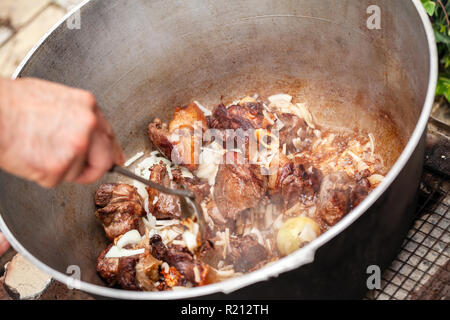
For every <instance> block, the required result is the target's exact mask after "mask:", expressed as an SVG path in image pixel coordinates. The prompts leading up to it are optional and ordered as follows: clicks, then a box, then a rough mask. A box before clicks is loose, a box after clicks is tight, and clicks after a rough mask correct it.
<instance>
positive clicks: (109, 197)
mask: <svg viewBox="0 0 450 320" xmlns="http://www.w3.org/2000/svg"><path fill="white" fill-rule="evenodd" d="M94 200H95V204H96V206H98V207H100V208H98V209H97V211H96V212H95V215H96V217H97V218H98V219H99V220H100V221H101V222H102V225H103V228H104V230H105V233H106V237H107V238H108V239H109V240H111V241H113V240H114V239H115V238H116V237H118V236H120V235H122V234H124V233H127V232H128V231H130V230H134V229H135V230H138V231H142V228H143V224H142V216H144V215H145V210H144V205H143V201H142V198H141V197H140V195H139V194H138V192H137V189H136V188H135V187H132V186H130V185H128V184H117V183H109V184H102V185H101V186H100V187H99V188H98V189H97V191H96V193H95V197H94Z"/></svg>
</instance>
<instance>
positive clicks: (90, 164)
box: [74, 130, 113, 184]
mask: <svg viewBox="0 0 450 320" xmlns="http://www.w3.org/2000/svg"><path fill="white" fill-rule="evenodd" d="M112 166H113V157H112V146H111V141H110V139H109V138H108V136H107V135H106V134H104V133H103V132H99V131H98V130H96V131H95V133H94V135H93V137H92V143H91V146H90V148H89V151H88V157H87V166H86V167H85V168H84V171H83V172H82V173H81V175H79V176H78V177H77V178H76V179H75V180H74V182H76V183H82V184H87V183H93V182H95V181H97V180H98V179H100V178H101V177H102V176H103V175H104V174H105V173H106V172H107V171H109V170H110V169H111V167H112Z"/></svg>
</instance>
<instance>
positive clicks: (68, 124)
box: [0, 78, 125, 187]
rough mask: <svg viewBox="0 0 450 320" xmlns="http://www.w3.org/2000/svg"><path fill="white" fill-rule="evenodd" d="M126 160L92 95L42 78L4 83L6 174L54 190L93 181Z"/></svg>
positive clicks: (0, 137) (0, 98)
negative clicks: (64, 185) (66, 184)
mask: <svg viewBox="0 0 450 320" xmlns="http://www.w3.org/2000/svg"><path fill="white" fill-rule="evenodd" d="M124 160H125V159H124V156H123V153H122V150H121V148H120V146H119V144H118V142H117V140H116V138H115V136H114V132H113V130H112V128H111V126H110V124H109V123H108V121H107V120H106V119H105V117H104V115H103V114H102V112H101V111H100V109H99V108H98V106H97V103H96V100H95V98H94V96H93V95H92V94H91V93H89V92H87V91H84V90H80V89H74V88H69V87H66V86H64V85H61V84H56V83H51V82H48V81H44V80H38V79H26V78H25V79H18V80H6V79H0V167H1V168H2V169H3V170H5V171H7V172H9V173H11V174H14V175H17V176H20V177H23V178H25V179H28V180H32V181H35V182H37V183H38V184H40V185H41V186H43V187H54V186H56V185H58V184H59V183H61V182H62V181H67V182H75V183H83V184H85V183H92V182H94V181H96V180H98V179H99V178H100V177H101V176H102V175H103V174H104V173H105V172H107V171H108V170H109V169H110V168H111V167H112V166H113V164H117V165H121V164H123V162H124Z"/></svg>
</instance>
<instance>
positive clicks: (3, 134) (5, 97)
mask: <svg viewBox="0 0 450 320" xmlns="http://www.w3.org/2000/svg"><path fill="white" fill-rule="evenodd" d="M10 82H11V80H9V79H2V78H0V168H2V163H3V161H4V160H3V159H4V155H5V154H6V152H7V144H6V141H8V139H9V132H8V130H7V121H8V119H9V118H10V115H9V113H10V110H9V109H10V105H11V102H10V100H11V97H10V91H11V88H10V85H11V83H10Z"/></svg>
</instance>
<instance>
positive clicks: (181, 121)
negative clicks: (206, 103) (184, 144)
mask: <svg viewBox="0 0 450 320" xmlns="http://www.w3.org/2000/svg"><path fill="white" fill-rule="evenodd" d="M196 124H197V125H200V126H201V127H202V128H203V129H204V130H206V129H207V128H208V122H207V121H206V118H205V115H204V114H203V112H202V111H201V110H200V108H199V107H198V106H197V104H196V103H194V102H191V103H190V104H189V105H187V106H184V107H178V108H177V109H176V110H175V113H174V114H173V119H172V121H170V124H169V131H170V132H175V130H177V129H182V128H188V129H190V130H194V126H195V125H196Z"/></svg>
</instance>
